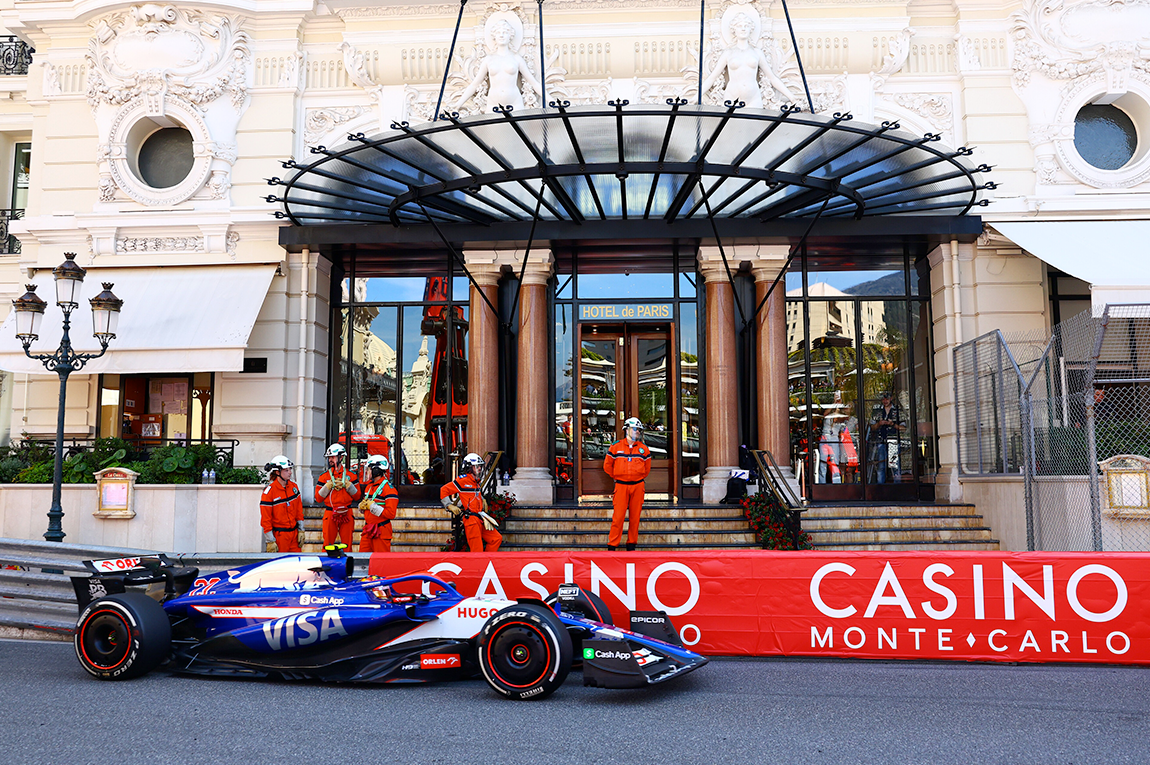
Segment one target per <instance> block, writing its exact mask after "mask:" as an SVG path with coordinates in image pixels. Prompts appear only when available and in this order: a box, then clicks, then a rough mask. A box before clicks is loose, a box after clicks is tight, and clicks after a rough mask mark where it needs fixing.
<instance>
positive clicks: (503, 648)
mask: <svg viewBox="0 0 1150 765" xmlns="http://www.w3.org/2000/svg"><path fill="white" fill-rule="evenodd" d="M508 634H519V635H523V636H527V637H528V638H533V639H534V640H535V641H536V644H537V645H536V647H538V645H539V644H545V645H543V652H542V653H538V654H535V656H539V657H544V656H545V657H546V658H545V659H544V660H542V661H540V660H538V659H535V661H534V663H532V664H531V665H530V667H531V669H527V668H526V667H525V670H524V671H525V673H526V675H527V676H528V677H529V678H530V679H529V680H528V681H527V682H525V683H517V682H512V681H511V680H512V679H511V678H509V677H507V676H506V675H507V673H506V672H504V673H501V672H500V671H499V669H500V667H501V666H502V667H504V668H506V667H507V664H508V661H509V660H510V659H509V657H508V656H507V655H506V654H507V645H508V643H511V644H515V643H517V642H520V641H516V640H511V641H508V640H506V639H505V638H506V636H507V635H508ZM476 654H477V659H478V664H479V669H480V671H481V672H482V674H483V678H484V679H485V680H486V681H487V684H488V685H490V686H491V687H492V688H494V689H495V690H496V691H498V692H499V693H501V694H503V695H504V696H506V697H508V698H512V699H522V700H532V699H545V698H547V697H548V696H550V695H551V694H552V693H554V692H555V691H556V689H558V688H559V686H561V685H563V682H564V681H565V680H566V679H567V673H568V672H569V671H570V670H571V657H572V648H571V637H570V635H568V634H567V629H566V628H565V627H564V626H563V622H561V621H559V617H557V616H556V615H555V612H554V611H552V610H551V609H549V608H545V607H543V606H537V605H529V604H522V605H515V606H508V607H507V608H504V609H503V610H501V611H499V612H498V613H496V614H495V615H494V616H492V617H491V618H490V619H488V620H487V623H486V624H484V625H483V629H482V630H481V631H480V633H479V636H478V637H477V647H476ZM517 679H520V680H521V679H523V678H522V677H520V678H517Z"/></svg>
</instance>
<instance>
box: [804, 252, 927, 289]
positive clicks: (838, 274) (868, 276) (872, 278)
mask: <svg viewBox="0 0 1150 765" xmlns="http://www.w3.org/2000/svg"><path fill="white" fill-rule="evenodd" d="M807 268H808V273H807V289H808V294H810V296H811V297H815V296H817V295H818V294H820V291H826V292H830V294H835V293H836V292H837V294H845V295H860V296H868V295H879V296H881V295H905V294H906V276H905V275H904V273H903V256H902V255H895V256H886V257H882V256H868V257H867V259H866V260H865V261H855V260H844V259H843V258H840V257H830V256H817V255H810V256H808V258H807ZM820 285H822V287H820ZM825 288H829V289H825ZM790 289H791V285H790V275H789V274H788V280H787V290H788V292H789V291H790Z"/></svg>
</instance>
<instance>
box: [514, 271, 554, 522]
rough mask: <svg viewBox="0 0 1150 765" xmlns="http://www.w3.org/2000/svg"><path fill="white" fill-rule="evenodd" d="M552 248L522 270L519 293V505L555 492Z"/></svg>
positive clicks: (547, 498)
mask: <svg viewBox="0 0 1150 765" xmlns="http://www.w3.org/2000/svg"><path fill="white" fill-rule="evenodd" d="M552 262H553V259H552V256H551V253H550V252H546V253H542V254H541V255H540V256H538V257H536V256H534V255H533V256H532V257H531V260H530V261H529V262H528V264H527V270H526V271H525V272H524V274H523V288H522V293H521V295H520V297H519V364H518V380H519V384H518V386H517V388H516V390H515V413H516V414H515V441H516V447H515V464H516V468H515V474H514V475H513V476H512V477H511V485H510V486H509V487H508V489H509V491H510V492H511V493H512V494H514V495H515V498H516V499H517V500H518V501H519V503H520V504H546V505H549V504H551V503H552V502H553V501H554V498H555V492H554V488H553V486H552V481H551V469H550V467H549V466H548V464H547V462H548V454H549V452H550V449H549V444H548V441H547V440H548V438H549V436H550V434H551V433H552V431H553V429H554V424H553V423H551V422H550V416H549V406H548V396H549V390H548V386H547V377H548V375H547V369H548V365H549V364H550V349H551V342H550V332H549V331H550V329H551V327H549V326H548V322H547V293H548V290H549V289H550V287H549V285H548V281H549V280H550V278H551V268H552Z"/></svg>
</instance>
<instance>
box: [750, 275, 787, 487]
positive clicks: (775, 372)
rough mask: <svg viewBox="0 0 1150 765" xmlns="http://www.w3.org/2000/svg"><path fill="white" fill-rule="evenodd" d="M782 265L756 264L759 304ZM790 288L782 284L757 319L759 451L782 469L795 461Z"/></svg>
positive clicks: (756, 363)
mask: <svg viewBox="0 0 1150 765" xmlns="http://www.w3.org/2000/svg"><path fill="white" fill-rule="evenodd" d="M781 267H782V262H778V263H772V262H770V261H760V262H759V263H756V264H755V268H754V269H753V273H754V275H755V305H756V306H757V305H758V304H759V303H761V302H762V301H763V297H764V296H765V295H766V294H767V290H768V289H770V287H771V284H772V283H774V281H775V277H776V276H778V274H779V270H780V269H781ZM788 350H789V349H788V348H787V285H786V284H785V282H784V281H780V282H779V284H778V286H776V287H775V290H774V292H772V293H771V296H770V298H768V299H767V303H766V305H764V306H763V307H762V310H760V311H759V314H758V316H757V317H756V319H755V370H756V373H757V376H758V381H759V391H758V420H759V442H758V443H759V448H760V449H767V450H769V451H770V452H771V454H773V455H774V457H775V461H777V462H778V463H779V466H780V467H786V466H787V465H789V464H790V461H791V456H790V452H791V446H790V443H791V437H790V390H789V387H788V380H787V351H788Z"/></svg>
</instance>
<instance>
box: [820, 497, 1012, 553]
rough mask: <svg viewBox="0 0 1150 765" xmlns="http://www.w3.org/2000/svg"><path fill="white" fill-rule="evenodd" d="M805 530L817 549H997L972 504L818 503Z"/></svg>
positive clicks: (994, 540) (996, 543) (995, 541)
mask: <svg viewBox="0 0 1150 765" xmlns="http://www.w3.org/2000/svg"><path fill="white" fill-rule="evenodd" d="M803 531H806V532H807V533H808V534H810V536H811V541H812V543H813V544H814V546H815V549H816V550H997V549H999V544H998V540H997V539H993V538H992V537H991V535H990V529H989V528H988V527H987V526H985V525H984V521H983V518H982V516H981V515H979V514H978V513H977V512H976V511H975V507H974V505H903V506H891V505H865V504H854V505H852V504H839V505H814V506H812V507H811V508H809V509H808V510H807V511H806V512H804V513H803Z"/></svg>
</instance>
